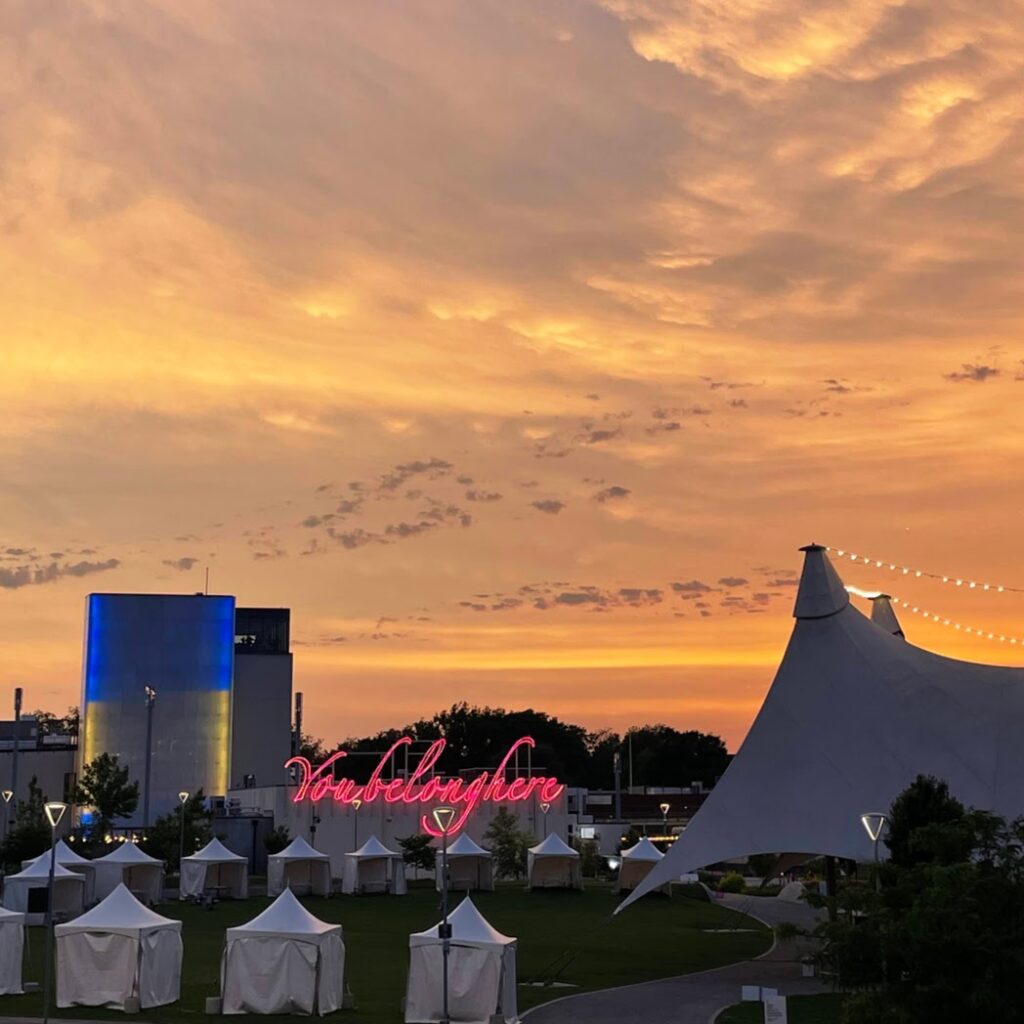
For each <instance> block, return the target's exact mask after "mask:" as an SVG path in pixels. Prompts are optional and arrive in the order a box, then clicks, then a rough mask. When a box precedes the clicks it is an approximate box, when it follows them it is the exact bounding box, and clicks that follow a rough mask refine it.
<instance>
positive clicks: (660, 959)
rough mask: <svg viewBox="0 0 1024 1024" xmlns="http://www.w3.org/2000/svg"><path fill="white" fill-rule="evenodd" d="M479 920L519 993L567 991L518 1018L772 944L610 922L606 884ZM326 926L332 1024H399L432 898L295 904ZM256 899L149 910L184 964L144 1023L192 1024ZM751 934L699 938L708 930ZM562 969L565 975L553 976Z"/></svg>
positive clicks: (31, 959) (500, 895) (479, 899)
mask: <svg viewBox="0 0 1024 1024" xmlns="http://www.w3.org/2000/svg"><path fill="white" fill-rule="evenodd" d="M474 899H475V901H476V903H477V906H478V907H479V908H480V910H481V912H482V913H483V914H484V916H485V917H487V919H488V920H489V921H490V922H491V923H492V924H493V925H494V926H495V927H496V928H497V929H498V930H499V931H502V932H504V933H505V934H507V935H515V936H517V937H518V939H519V950H518V967H519V981H520V983H523V982H528V981H531V980H538V979H550V976H551V974H552V973H557V975H558V976H557V980H558V981H562V982H569V983H571V984H573V985H576V986H578V988H562V987H553V986H551V985H547V986H546V987H544V988H533V987H520V989H519V1005H520V1009H526V1008H528V1007H530V1006H536V1005H537V1004H538V1003H542V1002H546V1001H547V1000H549V999H555V998H557V997H559V996H563V995H568V994H571V993H573V992H576V991H581V990H585V989H595V988H609V987H612V986H615V985H625V984H630V983H633V982H638V981H648V980H653V979H655V978H664V977H669V976H672V975H676V974H686V973H688V972H691V971H698V970H704V969H705V968H709V967H717V966H720V965H722V964H726V963H733V962H736V961H738V960H744V959H747V958H750V957H754V956H757V955H759V954H760V953H763V952H764V951H765V950H766V949H767V948H768V946H769V945H770V942H771V933H770V932H769V930H768V929H766V928H763V927H762V926H761V925H759V924H758V923H757V922H756V921H753V920H752V919H751V918H748V917H744V916H742V915H738V914H736V913H735V912H733V911H730V910H728V909H726V908H724V907H721V906H716V905H714V904H713V903H707V902H701V901H698V900H694V899H688V898H686V897H685V896H676V897H675V898H674V899H671V900H669V899H666V898H664V897H649V898H648V899H645V900H641V901H640V902H639V903H638V904H636V905H634V906H633V907H631V908H630V909H629V910H628V911H627V912H625V913H623V914H621V915H619V916H618V917H615V918H612V916H611V913H612V911H613V910H614V908H615V906H616V905H617V902H618V900H617V897H616V896H615V895H614V894H613V893H612V892H611V891H610V888H609V886H608V885H606V884H601V883H592V882H588V883H587V890H586V891H585V892H583V893H574V892H556V891H550V892H534V893H526V892H524V891H523V889H522V887H521V886H520V885H514V884H507V885H504V884H503V885H499V887H498V890H497V891H496V892H493V893H480V894H477V895H476V896H475V897H474ZM303 903H305V904H306V906H307V907H309V909H310V910H311V911H312V912H313V913H314V914H316V915H317V916H318V917H320V918H322V919H323V920H325V921H332V922H339V923H341V924H342V926H343V927H344V933H345V954H346V964H345V973H346V977H347V979H348V983H349V986H350V987H351V989H352V991H353V993H354V995H355V1000H356V1009H355V1010H353V1011H345V1012H344V1014H343V1015H342V1019H344V1020H345V1021H346V1022H348V1021H351V1022H352V1024H363V1022H366V1024H399V1022H400V1021H401V1013H400V1003H401V999H402V997H403V995H404V994H405V975H406V969H407V966H408V936H409V933H410V932H413V931H422V930H423V929H425V928H429V927H430V926H431V925H433V924H435V923H436V922H437V919H438V916H439V913H438V896H437V894H436V893H435V892H434V890H433V889H432V888H428V887H425V886H423V887H414V888H411V889H410V891H409V894H408V896H404V897H400V898H391V897H386V896H381V897H372V896H364V897H348V896H336V897H334V898H332V899H316V898H312V899H308V900H305V899H304V900H303ZM267 905H268V904H267V900H266V899H260V898H255V899H249V900H240V901H225V902H223V903H220V904H218V905H217V906H216V907H214V909H213V910H203V909H201V908H199V907H195V906H192V905H183V904H177V903H166V904H162V905H161V906H160V907H159V908H158V909H159V910H160V911H161V913H164V914H165V915H167V916H168V917H174V918H179V919H180V920H181V921H182V922H183V924H184V928H183V932H182V938H183V941H184V946H185V961H184V966H183V970H182V987H181V1001H180V1002H178V1003H175V1004H173V1005H172V1006H167V1007H160V1008H157V1009H153V1010H146V1011H145V1012H144V1014H143V1018H144V1019H145V1020H146V1021H154V1022H157V1024H162V1022H164V1021H167V1022H169V1024H170V1022H180V1021H183V1020H192V1021H198V1020H199V1018H201V1017H203V1016H205V1013H204V1009H205V1005H204V1004H205V999H206V997H207V996H215V995H218V994H219V979H220V956H221V951H222V949H223V944H224V930H225V929H226V928H229V927H232V926H234V925H236V924H241V923H242V922H244V921H247V920H249V919H250V918H251V917H253V916H254V915H255V914H256V913H258V912H259V911H261V910H263V909H265V908H266V906H267ZM730 927H736V928H743V929H753V930H750V931H741V932H733V933H717V934H716V933H709V932H706V931H705V930H704V929H715V928H730ZM28 933H29V938H28V945H29V947H30V948H29V951H28V955H27V957H26V966H25V977H26V980H29V979H31V980H39V979H40V978H41V975H42V960H43V942H44V934H43V930H42V929H41V928H31V929H28ZM563 964H564V969H562V970H561V971H559V970H558V968H559V966H561V965H563ZM0 1012H2V1013H3V1014H4V1015H6V1016H26V1017H28V1016H41V1014H42V999H41V996H40V995H39V994H38V993H32V994H28V995H24V996H6V997H4V999H3V1003H2V1010H0ZM57 1016H60V1017H67V1018H106V1017H114V1018H117V1019H123V1017H124V1015H123V1014H121V1013H119V1012H110V1011H104V1010H99V1009H95V1008H85V1007H83V1008H80V1009H73V1010H60V1011H59V1012H58V1014H57Z"/></svg>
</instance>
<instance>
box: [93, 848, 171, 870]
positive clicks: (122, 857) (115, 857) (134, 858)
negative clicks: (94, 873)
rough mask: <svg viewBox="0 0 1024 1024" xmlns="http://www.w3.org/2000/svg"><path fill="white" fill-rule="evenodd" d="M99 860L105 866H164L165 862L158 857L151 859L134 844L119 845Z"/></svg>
mask: <svg viewBox="0 0 1024 1024" xmlns="http://www.w3.org/2000/svg"><path fill="white" fill-rule="evenodd" d="M98 860H99V861H102V862H103V863H104V864H156V865H158V866H161V867H162V866H163V861H161V860H157V859H156V857H150V855H149V854H148V853H144V852H143V851H142V850H140V849H139V848H138V847H137V846H136V845H135V844H134V843H118V845H117V846H115V847H114V849H113V850H111V851H110V853H105V854H104V855H103V856H102V857H100V858H98Z"/></svg>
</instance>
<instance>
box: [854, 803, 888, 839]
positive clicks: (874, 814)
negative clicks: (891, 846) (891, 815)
mask: <svg viewBox="0 0 1024 1024" xmlns="http://www.w3.org/2000/svg"><path fill="white" fill-rule="evenodd" d="M888 820H889V819H888V817H887V816H886V815H885V814H883V813H882V812H881V811H869V812H868V813H866V814H862V815H861V816H860V823H861V824H862V825H863V826H864V831H865V832H867V834H868V838H869V839H870V840H871V842H873V843H877V842H878V838H879V836H881V834H882V829H884V828H885V826H886V823H887V822H888Z"/></svg>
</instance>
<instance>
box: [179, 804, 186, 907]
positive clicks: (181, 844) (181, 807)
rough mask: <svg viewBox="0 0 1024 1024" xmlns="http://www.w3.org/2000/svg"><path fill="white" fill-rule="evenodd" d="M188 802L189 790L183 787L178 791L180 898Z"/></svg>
mask: <svg viewBox="0 0 1024 1024" xmlns="http://www.w3.org/2000/svg"><path fill="white" fill-rule="evenodd" d="M187 802H188V790H187V789H183V790H181V791H180V792H179V793H178V816H179V817H180V818H181V830H180V834H179V839H178V899H179V900H180V899H181V872H182V869H183V867H184V865H183V864H182V861H183V860H184V859H185V804H186V803H187Z"/></svg>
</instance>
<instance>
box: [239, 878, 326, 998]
mask: <svg viewBox="0 0 1024 1024" xmlns="http://www.w3.org/2000/svg"><path fill="white" fill-rule="evenodd" d="M344 978H345V944H344V942H343V941H342V933H341V925H339V924H327V922H325V921H321V920H319V919H318V918H316V917H314V916H313V915H312V914H311V913H310V912H309V911H308V910H306V908H305V907H303V905H302V904H301V903H300V902H299V901H298V900H297V899H296V898H295V896H294V894H293V893H292V892H291V890H289V889H285V890H284V892H282V893H281V895H280V896H278V897H277V899H276V900H274V902H273V903H271V905H270V906H269V907H267V909H266V910H264V911H263V913H261V914H259V915H257V916H256V917H254V918H253V919H252V920H251V921H249V922H248V923H247V924H243V925H239V926H238V927H237V928H229V929H228V930H227V941H226V944H225V947H224V959H223V961H222V962H221V1001H222V1005H221V1012H223V1013H305V1014H313V1013H315V1014H320V1015H323V1014H325V1013H331V1012H333V1011H334V1010H337V1009H339V1008H340V1007H341V1003H342V995H343V992H344Z"/></svg>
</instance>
